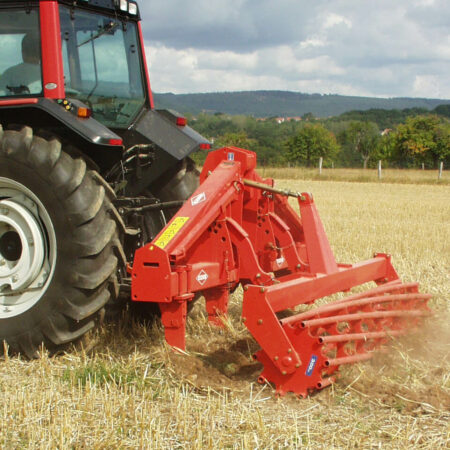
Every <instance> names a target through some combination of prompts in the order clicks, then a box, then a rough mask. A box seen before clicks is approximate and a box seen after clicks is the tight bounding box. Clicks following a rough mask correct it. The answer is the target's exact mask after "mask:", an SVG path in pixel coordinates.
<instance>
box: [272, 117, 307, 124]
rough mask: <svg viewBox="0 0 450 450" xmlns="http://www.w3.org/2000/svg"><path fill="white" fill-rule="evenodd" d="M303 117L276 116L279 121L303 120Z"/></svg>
mask: <svg viewBox="0 0 450 450" xmlns="http://www.w3.org/2000/svg"><path fill="white" fill-rule="evenodd" d="M302 120H303V119H302V118H301V117H298V116H297V117H275V121H276V122H277V123H284V122H301V121H302Z"/></svg>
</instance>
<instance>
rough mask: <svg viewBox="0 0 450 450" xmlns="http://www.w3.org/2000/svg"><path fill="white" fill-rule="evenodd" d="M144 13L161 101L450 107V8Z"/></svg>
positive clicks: (159, 9) (176, 3) (443, 0)
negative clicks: (222, 98) (315, 95)
mask: <svg viewBox="0 0 450 450" xmlns="http://www.w3.org/2000/svg"><path fill="white" fill-rule="evenodd" d="M141 9H143V12H144V19H146V18H148V20H147V21H144V25H143V26H144V32H145V33H146V34H145V36H146V38H147V40H146V43H147V45H148V46H149V47H148V50H149V56H150V62H151V64H150V66H151V76H152V83H153V84H152V85H153V88H154V89H155V91H156V92H169V91H172V92H177V93H180V92H208V91H222V90H256V89H280V90H285V89H286V90H297V91H298V90H300V91H303V92H319V93H339V94H349V95H373V96H420V97H430V96H431V97H436V96H438V97H440V98H450V86H449V82H448V81H447V79H448V73H449V71H450V32H449V31H450V28H449V27H448V23H450V2H448V0H435V1H433V2H431V1H425V0H422V1H419V0H416V1H408V0H396V1H395V2H392V0H378V1H377V2H360V1H355V0H334V1H333V2H329V1H327V0H315V1H314V2H307V1H306V0H278V1H277V2H273V0H259V1H258V2H254V1H251V0H229V1H228V2H223V1H220V0H197V1H194V2H190V3H186V2H182V1H181V0H173V1H171V2H170V3H169V2H165V1H163V0H152V2H151V4H150V3H149V4H148V5H147V3H146V4H145V6H142V3H141Z"/></svg>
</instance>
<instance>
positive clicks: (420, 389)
mask: <svg viewBox="0 0 450 450" xmlns="http://www.w3.org/2000/svg"><path fill="white" fill-rule="evenodd" d="M266 176H267V174H266ZM279 185H281V186H283V187H289V188H290V189H293V190H299V191H311V192H313V193H314V195H315V199H316V203H317V204H318V207H319V211H320V212H321V215H322V219H323V221H324V223H325V227H326V230H327V232H328V234H329V237H330V240H331V242H332V246H333V249H334V251H335V253H336V255H337V258H338V259H339V260H340V261H343V262H355V261H358V260H361V259H365V258H367V257H370V256H371V254H372V253H373V251H386V252H389V253H391V254H392V255H393V263H394V265H395V267H396V269H397V271H398V272H399V273H400V274H401V276H402V277H403V278H404V279H405V280H417V281H419V282H420V283H421V285H422V290H423V291H429V292H432V293H433V294H434V299H433V301H432V306H433V308H434V310H435V311H437V314H436V318H435V319H434V320H433V321H432V322H431V323H430V324H428V325H427V326H425V327H424V329H423V330H422V331H421V332H420V333H419V334H417V335H414V336H413V337H410V338H405V339H403V340H400V341H396V342H395V343H394V344H393V349H392V350H391V352H390V353H389V354H380V355H379V356H378V357H376V358H375V359H374V360H372V361H370V362H369V363H366V364H361V365H357V366H352V367H349V368H347V369H345V370H344V371H343V374H342V377H341V379H340V380H339V382H338V383H337V384H336V385H335V386H333V387H332V388H330V389H326V390H324V391H322V392H320V393H318V394H317V395H315V396H313V397H312V398H308V399H306V400H297V399H296V398H294V397H293V396H287V397H284V398H283V399H281V400H277V399H275V398H274V397H273V394H272V391H271V389H270V387H269V386H259V385H257V384H255V383H254V380H255V379H256V373H257V372H255V370H256V369H257V367H255V366H254V363H251V361H250V357H249V356H250V354H251V352H252V350H253V349H254V346H253V343H252V341H251V340H249V339H248V335H247V333H246V331H245V329H244V328H243V326H242V324H241V323H240V322H239V307H240V303H239V298H238V295H237V296H236V297H235V298H234V299H233V302H232V304H231V320H230V321H229V322H228V323H227V327H226V328H225V330H216V329H212V328H210V327H209V325H208V324H207V323H206V321H205V318H204V315H203V314H202V308H200V306H201V305H199V306H196V307H195V309H194V314H193V316H192V317H191V319H190V321H189V324H188V352H187V354H186V355H174V354H173V353H171V352H170V351H169V350H168V349H167V347H166V346H165V345H164V343H163V338H162V333H161V330H160V329H159V328H158V326H147V327H146V326H144V325H140V324H136V323H132V322H131V321H130V319H129V317H128V316H125V317H124V319H123V320H122V322H121V323H120V324H119V325H109V326H105V327H104V328H103V329H102V330H99V331H98V332H97V333H96V334H94V335H92V336H90V338H89V340H88V341H86V343H85V345H86V346H87V347H86V350H85V351H83V350H80V349H78V350H74V351H72V352H70V353H67V354H65V355H62V356H59V357H55V358H48V357H47V356H46V355H45V354H43V355H42V358H41V359H40V360H37V361H31V362H28V361H23V360H21V359H20V358H7V359H6V360H5V361H3V362H1V363H0V392H1V395H2V408H1V409H0V447H2V448H89V449H91V448H118V447H120V448H220V449H222V448H252V449H253V448H295V447H302V448H314V449H315V448H357V447H358V448H381V447H383V448H414V449H415V448H430V449H437V448H448V446H449V444H450V436H449V419H450V363H449V350H450V348H449V342H450V339H449V338H450V332H449V328H448V319H449V308H448V300H449V292H450V277H449V274H450V248H449V245H450V202H449V199H450V187H448V186H431V185H425V186H424V185H408V186H407V185H399V184H397V185H392V184H378V183H364V184H362V183H343V182H317V181H308V182H304V181H299V180H283V181H281V182H280V183H279Z"/></svg>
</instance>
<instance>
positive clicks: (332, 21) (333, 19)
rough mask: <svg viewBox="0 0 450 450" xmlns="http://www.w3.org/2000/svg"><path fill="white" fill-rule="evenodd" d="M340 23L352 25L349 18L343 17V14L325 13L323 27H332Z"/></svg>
mask: <svg viewBox="0 0 450 450" xmlns="http://www.w3.org/2000/svg"><path fill="white" fill-rule="evenodd" d="M341 24H344V25H345V26H346V27H347V28H351V27H352V22H351V20H349V19H347V18H345V17H344V16H340V15H339V14H334V13H331V14H328V15H327V17H326V19H325V22H324V24H323V28H324V29H328V28H333V27H335V26H336V25H341Z"/></svg>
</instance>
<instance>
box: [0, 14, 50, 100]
mask: <svg viewBox="0 0 450 450" xmlns="http://www.w3.org/2000/svg"><path fill="white" fill-rule="evenodd" d="M39 94H42V70H41V42H40V33H39V13H38V11H37V10H36V9H31V10H29V11H24V10H23V9H20V10H19V9H17V10H15V9H10V8H9V9H7V10H6V9H2V8H0V97H10V96H21V97H23V96H27V95H39Z"/></svg>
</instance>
